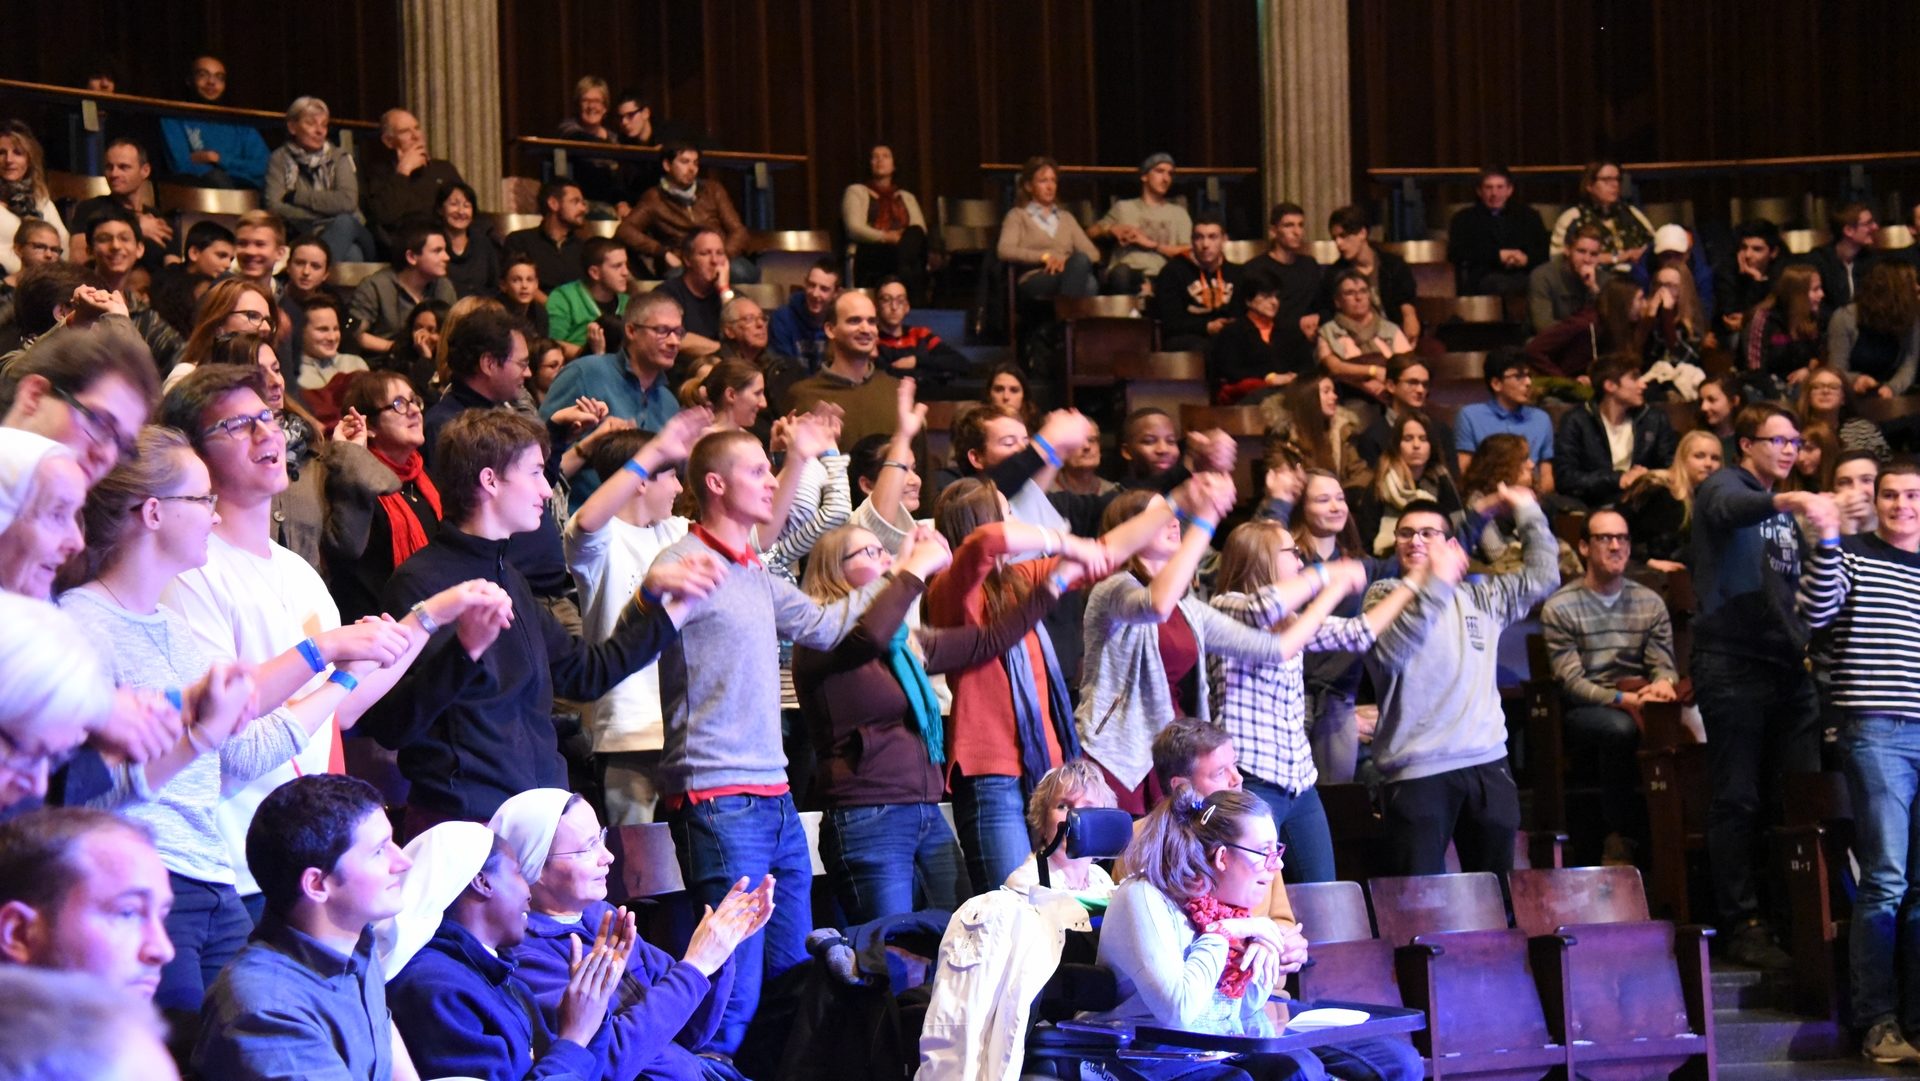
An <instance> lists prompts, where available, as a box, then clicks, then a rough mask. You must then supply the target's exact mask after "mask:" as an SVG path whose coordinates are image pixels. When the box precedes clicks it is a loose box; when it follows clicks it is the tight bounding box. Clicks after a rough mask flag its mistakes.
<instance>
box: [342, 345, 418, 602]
mask: <svg viewBox="0 0 1920 1081" xmlns="http://www.w3.org/2000/svg"><path fill="white" fill-rule="evenodd" d="M340 408H341V410H342V416H341V418H340V424H339V427H337V428H335V429H334V433H333V434H334V439H335V440H336V441H338V442H342V443H355V444H358V445H360V446H363V447H365V448H367V450H368V451H369V452H370V453H371V454H372V455H373V457H374V458H375V459H376V460H377V461H378V462H379V463H380V464H381V465H383V466H385V467H386V468H385V469H384V470H379V471H375V473H374V475H371V476H368V475H366V474H364V473H362V472H360V471H349V470H332V471H329V472H328V473H327V504H328V514H327V528H326V533H325V536H324V538H323V540H322V542H321V551H322V554H323V555H324V556H325V558H326V572H327V588H328V590H329V591H331V592H332V593H333V599H334V601H335V603H337V604H339V606H340V618H341V619H342V620H345V621H348V622H351V621H353V620H355V619H358V618H360V617H361V616H363V615H373V614H376V613H378V612H379V611H380V610H381V609H380V591H381V590H382V589H383V588H385V587H386V584H387V579H388V578H391V577H393V570H394V568H395V567H398V566H399V565H400V564H402V563H404V562H406V561H407V557H408V556H411V555H412V554H413V553H415V552H417V551H419V550H420V549H422V548H425V547H426V546H427V542H429V541H431V540H432V539H433V537H434V535H435V534H436V533H438V532H439V531H440V493H439V491H438V490H437V489H435V488H434V486H433V480H432V478H430V477H428V476H427V470H426V464H425V462H423V461H422V460H421V457H420V446H421V444H422V443H424V442H426V435H425V429H424V426H423V424H422V417H421V412H420V411H421V401H420V393H419V391H417V390H415V389H414V386H413V383H412V382H410V381H409V380H408V379H407V377H406V376H404V375H401V374H399V373H397V372H364V373H362V374H360V375H358V376H355V377H354V379H353V381H352V382H350V383H348V384H347V389H346V391H345V393H343V394H342V395H341V396H340Z"/></svg>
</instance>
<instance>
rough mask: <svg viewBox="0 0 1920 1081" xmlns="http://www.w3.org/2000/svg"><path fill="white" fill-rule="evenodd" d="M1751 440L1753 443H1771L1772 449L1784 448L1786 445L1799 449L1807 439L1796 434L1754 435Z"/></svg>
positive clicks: (1805, 443)
mask: <svg viewBox="0 0 1920 1081" xmlns="http://www.w3.org/2000/svg"><path fill="white" fill-rule="evenodd" d="M1753 441H1754V442H1755V443H1771V444H1773V449H1774V450H1786V449H1787V448H1788V447H1792V448H1793V449H1794V450H1799V449H1800V448H1802V447H1804V446H1806V445H1807V441H1806V440H1804V439H1802V438H1800V437H1799V436H1797V435H1766V436H1756V437H1754V439H1753Z"/></svg>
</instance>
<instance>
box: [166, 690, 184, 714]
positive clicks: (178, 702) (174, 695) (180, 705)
mask: <svg viewBox="0 0 1920 1081" xmlns="http://www.w3.org/2000/svg"><path fill="white" fill-rule="evenodd" d="M167 704H168V705H170V706H172V707H173V710H174V712H175V713H178V712H180V711H181V710H183V709H185V708H187V700H186V697H185V696H184V695H182V694H181V693H180V688H178V687H168V688H167Z"/></svg>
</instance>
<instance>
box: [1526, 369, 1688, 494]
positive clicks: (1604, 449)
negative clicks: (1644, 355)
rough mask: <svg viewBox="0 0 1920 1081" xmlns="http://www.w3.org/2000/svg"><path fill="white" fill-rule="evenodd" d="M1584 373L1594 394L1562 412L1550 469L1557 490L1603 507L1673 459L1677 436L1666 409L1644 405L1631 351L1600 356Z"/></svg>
mask: <svg viewBox="0 0 1920 1081" xmlns="http://www.w3.org/2000/svg"><path fill="white" fill-rule="evenodd" d="M1587 374H1588V376H1589V377H1590V378H1591V379H1592V380H1593V386H1594V393H1595V397H1594V400H1593V401H1592V402H1590V403H1588V404H1587V405H1586V406H1584V407H1582V408H1579V409H1575V410H1573V411H1572V412H1570V413H1568V414H1567V415H1566V416H1565V417H1563V418H1561V421H1560V430H1559V432H1557V433H1555V435H1554V439H1553V472H1554V477H1555V481H1556V485H1557V487H1558V490H1559V492H1560V494H1561V495H1564V496H1568V497H1570V498H1573V499H1578V500H1580V501H1581V502H1582V503H1585V504H1586V505H1587V506H1589V507H1604V506H1608V505H1610V504H1612V503H1614V502H1616V501H1618V500H1619V498H1620V493H1621V492H1623V491H1625V490H1626V489H1627V488H1628V487H1629V486H1630V485H1632V484H1633V482H1634V481H1636V480H1639V479H1640V478H1641V477H1643V476H1645V475H1646V474H1647V472H1648V471H1649V470H1653V469H1665V468H1666V467H1668V466H1670V465H1672V464H1673V452H1674V449H1675V447H1676V446H1677V445H1678V444H1679V441H1680V439H1679V436H1677V435H1675V434H1674V431H1673V425H1671V424H1669V423H1668V422H1667V413H1666V410H1664V409H1652V408H1649V407H1648V406H1647V404H1646V390H1645V388H1644V386H1643V385H1642V384H1641V382H1640V370H1639V363H1638V361H1637V360H1635V359H1634V358H1633V357H1627V356H1607V357H1601V358H1600V359H1599V360H1597V361H1595V362H1594V365H1593V367H1592V368H1591V369H1589V371H1588V373H1587Z"/></svg>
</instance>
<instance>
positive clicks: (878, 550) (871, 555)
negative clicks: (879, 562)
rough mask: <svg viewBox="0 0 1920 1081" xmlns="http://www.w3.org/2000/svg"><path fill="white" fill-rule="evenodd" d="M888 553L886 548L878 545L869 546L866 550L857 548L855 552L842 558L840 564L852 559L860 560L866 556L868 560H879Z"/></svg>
mask: <svg viewBox="0 0 1920 1081" xmlns="http://www.w3.org/2000/svg"><path fill="white" fill-rule="evenodd" d="M886 551H887V550H886V549H885V548H882V547H880V546H879V545H877V544H869V545H867V546H866V547H865V548H855V549H854V550H853V551H851V552H848V553H847V554H846V555H843V556H841V557H840V562H842V563H845V562H847V561H848V560H850V559H858V558H859V557H861V556H866V557H867V558H868V559H879V558H880V557H881V556H882V555H884V554H886Z"/></svg>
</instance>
